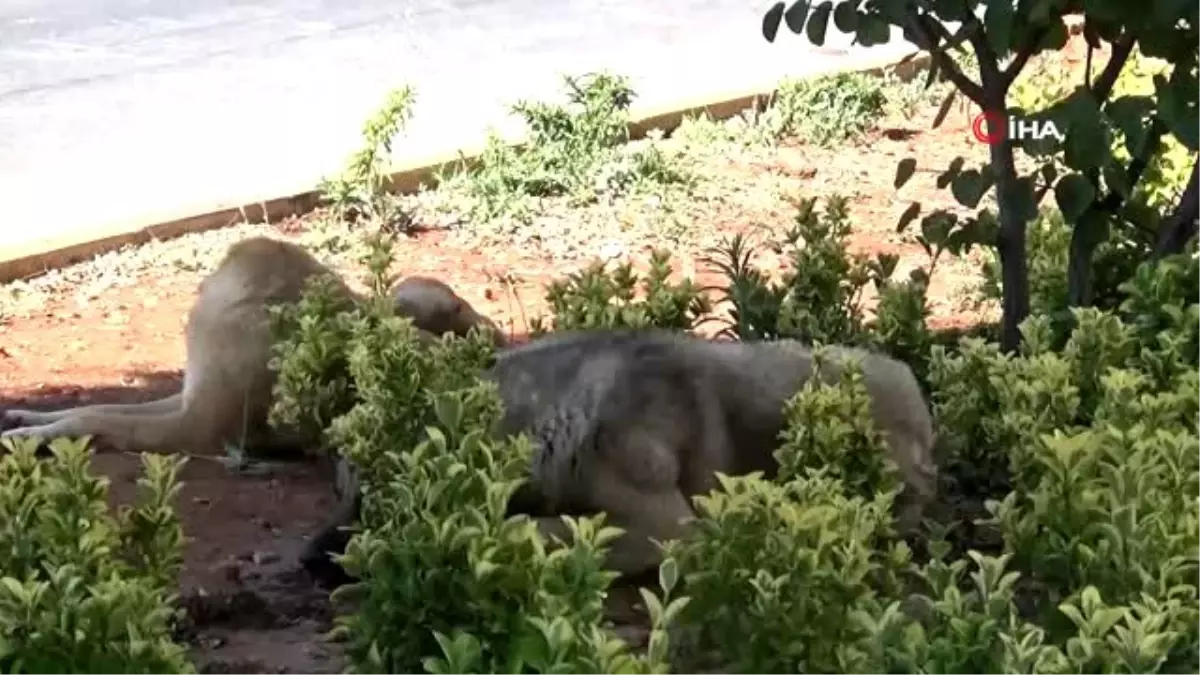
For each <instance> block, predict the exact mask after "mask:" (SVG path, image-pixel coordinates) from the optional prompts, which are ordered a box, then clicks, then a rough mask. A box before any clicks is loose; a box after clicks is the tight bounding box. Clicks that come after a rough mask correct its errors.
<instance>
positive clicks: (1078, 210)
mask: <svg viewBox="0 0 1200 675" xmlns="http://www.w3.org/2000/svg"><path fill="white" fill-rule="evenodd" d="M1095 198H1096V189H1095V187H1094V186H1093V185H1092V183H1091V181H1089V180H1088V179H1087V178H1085V177H1084V176H1083V174H1080V173H1070V174H1067V175H1066V176H1063V177H1062V179H1061V180H1059V181H1058V183H1056V184H1055V185H1054V199H1055V201H1056V202H1058V210H1059V211H1062V214H1063V218H1064V219H1065V220H1066V221H1067V222H1072V223H1073V222H1075V220H1077V219H1078V218H1079V216H1081V215H1083V212H1084V211H1086V210H1087V208H1088V206H1090V205H1091V203H1092V201H1093V200H1095Z"/></svg>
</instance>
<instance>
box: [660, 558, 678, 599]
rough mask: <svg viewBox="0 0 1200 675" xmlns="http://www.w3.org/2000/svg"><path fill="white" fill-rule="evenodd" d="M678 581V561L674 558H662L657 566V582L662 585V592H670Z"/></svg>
mask: <svg viewBox="0 0 1200 675" xmlns="http://www.w3.org/2000/svg"><path fill="white" fill-rule="evenodd" d="M677 581H679V563H678V562H676V561H675V559H674V558H664V559H663V561H662V564H660V565H659V566H658V584H659V586H661V587H662V589H663V593H668V594H669V593H670V592H671V591H672V590H674V588H675V583H676V582H677Z"/></svg>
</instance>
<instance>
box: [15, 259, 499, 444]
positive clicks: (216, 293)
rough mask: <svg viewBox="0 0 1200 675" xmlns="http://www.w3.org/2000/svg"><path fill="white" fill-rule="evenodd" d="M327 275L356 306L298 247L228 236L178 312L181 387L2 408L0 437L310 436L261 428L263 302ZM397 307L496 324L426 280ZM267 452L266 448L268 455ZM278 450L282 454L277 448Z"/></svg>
mask: <svg viewBox="0 0 1200 675" xmlns="http://www.w3.org/2000/svg"><path fill="white" fill-rule="evenodd" d="M317 276H328V277H330V278H331V279H332V280H333V282H334V286H335V295H336V296H338V297H339V298H341V299H343V300H345V301H346V302H347V307H350V306H352V303H361V302H363V300H364V298H363V296H362V295H360V294H358V293H356V292H354V291H353V290H352V289H351V288H350V287H349V286H347V285H346V284H345V283H344V281H342V280H341V279H340V278H338V277H337V275H336V274H335V273H334V272H333V271H332V270H330V269H329V268H327V267H326V266H325V265H323V264H321V263H320V262H319V261H318V260H317V259H316V258H314V257H313V256H312V255H311V254H309V253H308V252H307V251H306V250H304V249H303V248H302V247H300V246H298V245H296V244H293V243H290V242H285V241H281V240H278V239H272V238H269V237H251V238H247V239H243V240H241V241H239V242H237V243H234V244H233V245H231V246H230V247H229V250H228V251H226V254H225V257H224V258H223V260H222V261H221V263H219V264H218V266H217V269H216V270H214V271H213V272H212V273H210V274H209V275H208V276H207V277H205V278H204V279H203V280H202V281H201V283H200V286H199V289H198V293H197V298H196V300H195V302H194V303H193V305H192V307H191V310H190V311H189V313H188V318H187V325H186V328H185V342H186V348H187V363H186V367H185V371H184V375H183V387H182V390H181V391H179V392H178V393H176V394H172V395H171V396H167V397H166V398H162V399H159V400H156V401H150V402H146V403H134V404H117V405H89V406H81V407H76V408H69V409H64V410H57V411H52V412H37V411H32V410H9V411H7V412H5V413H4V414H3V418H2V419H0V423H2V427H9V428H8V430H7V431H4V432H3V433H2V434H0V437H4V438H13V437H25V436H36V437H41V438H43V439H51V438H55V437H58V436H76V437H77V436H92V437H93V439H94V440H95V441H96V442H97V446H98V447H104V448H107V449H112V450H117V451H125V452H188V453H194V454H201V455H211V454H217V453H219V452H221V451H222V450H223V449H224V448H225V446H226V445H227V444H229V443H240V444H244V445H246V446H248V447H252V448H254V447H257V448H275V449H276V450H275V452H279V447H283V448H295V447H302V446H303V444H304V443H306V442H309V441H312V440H313V439H298V438H295V437H291V436H290V435H289V433H288V432H287V431H286V430H275V429H270V428H269V426H268V424H267V416H268V413H269V411H270V407H271V401H272V389H273V387H274V383H275V379H276V377H275V373H274V372H273V371H272V370H271V369H270V367H269V362H270V358H271V348H272V338H273V336H272V332H271V326H270V318H269V311H268V310H269V308H270V307H272V306H276V305H279V304H282V303H292V302H296V301H298V300H299V299H300V298H301V296H302V294H303V292H304V289H305V286H306V283H307V282H309V281H310V280H311V279H313V278H314V277H317ZM390 295H391V298H392V300H393V301H394V302H395V305H396V308H397V311H398V312H399V313H400V314H402V315H407V316H410V318H412V320H413V323H414V325H416V326H417V328H418V329H420V330H422V331H426V332H427V333H430V334H433V335H437V334H441V333H446V332H450V333H455V334H457V335H466V334H467V333H468V331H470V330H473V329H474V330H487V331H490V332H491V333H492V334H493V336H494V339H495V342H496V344H497V345H505V344H507V340H506V338H505V337H504V335H503V333H502V332H501V331H500V330H499V328H498V327H497V326H496V325H495V324H494V323H493V322H492V321H491V320H489V319H487V318H486V317H483V316H482V315H480V314H479V313H478V312H476V311H475V309H474V308H473V307H472V306H471V305H470V303H468V302H467V301H466V300H464V299H462V298H461V297H459V296H458V295H457V294H456V293H455V292H454V291H453V290H452V289H451V288H450V287H449V286H447V285H446V284H444V283H441V282H439V281H437V280H434V279H430V278H427V277H410V278H408V279H404V280H403V281H401V282H400V283H399V284H397V285H395V286H394V287H393V288H392V289H391V290H390ZM272 454H274V453H272ZM285 454H286V452H285Z"/></svg>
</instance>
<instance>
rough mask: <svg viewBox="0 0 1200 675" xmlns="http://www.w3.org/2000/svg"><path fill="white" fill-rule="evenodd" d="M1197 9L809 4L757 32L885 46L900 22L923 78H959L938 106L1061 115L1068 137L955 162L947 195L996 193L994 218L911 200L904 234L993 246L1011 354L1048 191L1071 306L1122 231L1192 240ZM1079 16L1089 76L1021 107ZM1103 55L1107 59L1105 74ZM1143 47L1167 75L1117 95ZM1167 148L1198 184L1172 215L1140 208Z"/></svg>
mask: <svg viewBox="0 0 1200 675" xmlns="http://www.w3.org/2000/svg"><path fill="white" fill-rule="evenodd" d="M1197 11H1198V10H1197V6H1196V4H1195V3H1192V2H1187V1H1184V0H1149V1H1148V2H1139V3H1130V2H1125V1H1124V0H1001V1H996V0H992V1H986V0H842V1H840V2H833V1H832V0H823V1H822V2H808V1H807V0H802V1H800V2H793V3H791V4H790V5H789V4H788V3H783V2H779V3H776V4H775V5H774V6H773V7H772V8H771V9H770V10H768V11H767V13H766V14H765V15H764V17H763V26H762V27H763V35H764V36H765V37H766V38H767V39H768V40H772V41H773V40H774V39H775V36H776V34H777V33H778V31H779V28H780V26H781V25H783V24H786V25H787V27H788V28H789V29H790V30H791V31H792V32H795V33H801V32H803V33H804V34H805V35H806V37H807V38H808V39H809V40H810V41H811V42H813V43H814V44H818V45H820V44H823V43H824V40H825V34H826V32H827V31H828V29H829V25H830V23H832V25H833V26H834V27H835V28H836V29H837V30H839V31H841V32H843V33H852V34H854V36H855V41H856V42H857V43H859V44H861V45H864V46H871V45H876V44H884V43H887V42H888V41H889V40H890V39H891V37H892V28H893V27H896V28H898V29H900V31H901V32H902V34H903V36H904V38H905V39H907V40H909V41H910V42H912V43H913V44H915V45H917V47H919V48H920V49H921V50H923V51H926V52H928V53H929V54H930V58H931V64H930V68H929V70H928V74H927V82H928V83H930V84H931V83H932V82H934V81H935V80H936V79H937V78H943V79H945V80H948V81H950V82H951V83H953V85H954V87H955V91H954V92H952V94H951V95H950V96H949V97H948V98H947V100H946V102H945V103H944V104H943V111H948V109H949V106H950V103H951V101H952V100H953V98H954V97H956V96H965V97H966V98H967V99H969V100H970V101H971V103H972V104H974V105H975V106H976V107H978V108H979V109H980V110H981V111H983V112H984V113H986V114H987V115H988V116H989V117H990V118H992V119H1005V118H1007V117H1008V116H1009V115H1020V116H1022V118H1023V119H1033V120H1037V121H1039V122H1040V121H1042V120H1049V121H1052V122H1054V124H1055V126H1056V127H1057V128H1058V129H1060V130H1063V132H1064V137H1063V138H1062V139H1061V140H1059V139H1056V138H1053V137H1046V138H1042V139H1038V140H1020V141H1019V140H1017V139H1012V138H1005V139H1004V140H1002V141H999V142H995V143H992V144H991V145H990V148H989V151H990V152H989V161H988V162H987V163H985V164H983V165H982V166H979V167H968V166H966V163H965V161H964V160H963V158H961V157H960V158H958V159H957V160H955V161H954V162H953V163H952V164H951V165H950V167H948V169H947V170H946V171H945V172H944V174H943V176H942V179H941V180H939V185H942V186H947V187H950V188H951V192H952V194H953V195H954V197H955V199H956V201H958V202H959V203H960V204H961V205H963V206H965V207H967V208H970V209H975V208H977V207H978V206H979V205H980V204H981V203H983V202H984V199H985V197H987V196H988V195H989V193H991V192H992V191H993V189H994V190H995V205H996V207H995V210H994V212H993V210H992V209H991V208H989V207H987V206H984V207H983V208H980V209H979V210H978V212H977V213H976V215H975V216H973V217H968V218H959V217H958V216H957V215H956V214H953V213H950V212H947V211H945V210H934V211H931V212H929V213H927V214H925V215H924V216H923V217H921V206H920V205H919V204H916V205H914V206H913V207H910V208H909V209H908V210H907V211H906V212H905V214H904V216H903V217H902V220H901V223H900V226H901V228H903V227H904V226H906V225H908V224H909V223H911V222H912V221H914V220H916V219H917V218H918V217H921V225H922V229H923V231H928V230H931V229H932V230H934V231H937V232H940V233H941V235H942V236H943V237H945V238H957V239H958V240H960V241H966V242H968V243H971V244H974V243H981V244H989V245H994V246H995V247H996V249H997V252H998V253H999V256H1000V262H1001V268H1002V271H1001V276H1002V286H1003V307H1004V318H1003V326H1002V331H1001V343H1002V344H1003V346H1004V347H1005V348H1006V349H1008V350H1012V349H1014V348H1015V347H1016V346H1017V344H1018V343H1019V341H1020V331H1019V329H1018V326H1019V325H1020V323H1021V321H1023V320H1024V319H1025V317H1026V315H1028V314H1029V278H1028V266H1027V261H1026V255H1027V251H1026V225H1027V223H1029V221H1031V220H1033V219H1034V218H1035V217H1037V215H1038V211H1039V205H1040V204H1041V203H1042V202H1043V201H1045V200H1046V199H1047V195H1048V194H1049V193H1051V192H1052V193H1053V199H1054V203H1055V205H1056V206H1057V207H1058V209H1059V210H1060V211H1062V213H1063V216H1064V218H1065V219H1066V220H1067V221H1068V222H1069V223H1070V226H1071V245H1070V256H1069V262H1068V270H1069V289H1068V304H1069V306H1088V305H1090V304H1091V303H1092V298H1093V288H1092V259H1093V254H1094V252H1095V250H1096V248H1097V247H1098V246H1099V245H1100V244H1101V243H1102V242H1104V241H1106V240H1107V239H1108V238H1109V237H1110V236H1111V235H1112V234H1113V233H1114V232H1118V233H1121V232H1124V233H1128V232H1130V231H1133V232H1137V231H1145V230H1152V231H1153V233H1154V235H1153V237H1151V238H1149V240H1148V241H1147V243H1146V244H1145V245H1144V246H1142V247H1141V248H1143V249H1144V250H1143V253H1144V254H1145V255H1151V254H1152V255H1154V256H1155V257H1156V258H1159V257H1162V256H1164V255H1168V254H1173V253H1178V252H1180V251H1182V250H1183V248H1184V245H1185V244H1186V242H1187V241H1188V240H1189V239H1190V238H1191V237H1192V236H1194V234H1195V230H1196V215H1197V185H1196V182H1197V174H1196V164H1195V153H1196V150H1197V143H1198V139H1197V126H1196V119H1197V106H1198V103H1197V47H1196V45H1197V41H1198V35H1200V34H1198V32H1197ZM1072 17H1073V18H1076V19H1077V18H1079V17H1082V20H1083V23H1082V32H1083V36H1084V38H1085V39H1086V41H1087V45H1088V59H1087V69H1086V72H1085V76H1084V80H1083V81H1082V82H1078V83H1076V84H1075V85H1074V86H1072V87H1070V88H1069V89H1068V90H1067V91H1064V92H1063V95H1061V96H1059V97H1056V98H1055V99H1054V100H1050V101H1046V102H1045V103H1044V105H1041V106H1039V107H1038V109H1033V110H1021V109H1020V107H1019V106H1015V105H1014V101H1013V96H1012V93H1013V85H1014V82H1016V81H1017V78H1018V77H1019V76H1020V75H1021V74H1022V71H1023V70H1024V69H1025V68H1026V66H1027V65H1028V64H1029V62H1030V59H1031V58H1033V57H1035V56H1037V55H1038V54H1039V53H1041V52H1045V51H1051V50H1058V49H1061V48H1062V47H1063V46H1064V45H1065V44H1066V43H1067V40H1068V39H1069V35H1070V30H1069V27H1068V19H1069V18H1072ZM831 19H832V22H831V21H830V20H831ZM951 24H954V25H955V27H953V28H951ZM956 51H957V52H965V53H966V54H968V55H970V56H973V58H974V66H975V68H971V69H967V68H964V67H963V66H962V65H960V61H958V60H956V59H955V58H953V53H954V52H956ZM1101 51H1104V52H1106V53H1107V54H1108V55H1109V56H1108V60H1107V62H1106V63H1104V65H1103V66H1102V67H1101V66H1100V65H1099V64H1098V62H1097V61H1098V59H1097V57H1098V55H1099V53H1100V52H1101ZM1135 52H1137V53H1140V54H1141V55H1143V56H1146V57H1150V58H1155V59H1161V60H1163V61H1165V62H1166V63H1167V64H1168V67H1167V68H1166V70H1165V71H1164V72H1162V73H1159V74H1156V75H1155V76H1154V78H1153V84H1154V86H1153V89H1152V91H1149V92H1130V93H1125V94H1118V93H1117V92H1116V91H1115V85H1116V83H1117V80H1118V78H1119V77H1120V75H1121V73H1122V72H1123V71H1124V70H1125V69H1126V67H1127V65H1128V64H1129V63H1130V61H1131V57H1133V56H1134V54H1135ZM969 70H974V71H976V72H977V73H978V75H977V77H974V78H973V77H972V76H971V75H970V74H969ZM943 117H944V113H943V114H941V115H939V116H938V119H937V120H936V121H935V125H936V124H939V123H940V121H941V118H943ZM1169 142H1175V143H1179V144H1182V146H1183V147H1184V148H1186V149H1187V152H1188V154H1189V157H1190V159H1191V163H1192V168H1191V175H1190V179H1189V181H1188V185H1187V187H1186V189H1184V190H1183V193H1182V195H1180V196H1179V197H1178V198H1177V199H1176V200H1175V204H1174V207H1173V208H1170V209H1169V210H1168V212H1166V213H1162V212H1158V213H1154V212H1150V213H1147V211H1146V209H1144V208H1139V206H1141V205H1142V200H1140V199H1139V189H1140V188H1142V187H1144V185H1143V182H1144V181H1147V180H1150V174H1152V173H1154V171H1153V167H1155V165H1156V163H1158V162H1159V161H1160V160H1159V158H1160V156H1161V154H1162V153H1163V152H1164V150H1165V148H1166V147H1167V144H1168V143H1169ZM1017 151H1019V152H1021V153H1023V154H1024V155H1026V156H1028V157H1029V158H1031V159H1032V160H1033V162H1032V164H1033V168H1031V169H1030V170H1028V171H1022V170H1019V168H1018V163H1017V161H1016V155H1015V153H1016V152H1017ZM1022 164H1023V163H1022ZM916 167H917V161H916V160H914V159H912V158H908V159H905V160H902V161H901V163H900V166H899V167H898V170H897V177H896V187H897V188H899V187H901V186H902V185H903V184H904V182H905V181H907V180H908V178H909V177H911V176H912V174H913V172H914V171H915V169H916ZM1180 175H1184V174H1180ZM1173 187H1175V186H1173ZM1126 236H1128V235H1127V234H1126Z"/></svg>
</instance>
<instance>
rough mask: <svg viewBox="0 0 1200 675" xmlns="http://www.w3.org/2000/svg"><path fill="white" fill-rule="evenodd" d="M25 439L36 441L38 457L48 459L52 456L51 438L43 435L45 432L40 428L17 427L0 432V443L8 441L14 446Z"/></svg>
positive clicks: (48, 435)
mask: <svg viewBox="0 0 1200 675" xmlns="http://www.w3.org/2000/svg"><path fill="white" fill-rule="evenodd" d="M26 438H33V439H36V440H37V455H38V457H49V456H50V455H51V454H52V453H51V451H50V440H51V438H52V436H51V435H50V434H47V433H45V430H44V429H42V428H41V427H17V428H15V429H5V430H4V431H0V441H8V442H9V443H12V444H14V445H15V444H16V443H19V442H20V441H21V440H23V439H26ZM5 450H7V448H5Z"/></svg>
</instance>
